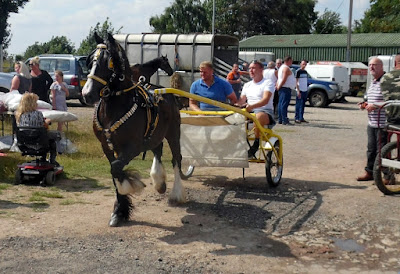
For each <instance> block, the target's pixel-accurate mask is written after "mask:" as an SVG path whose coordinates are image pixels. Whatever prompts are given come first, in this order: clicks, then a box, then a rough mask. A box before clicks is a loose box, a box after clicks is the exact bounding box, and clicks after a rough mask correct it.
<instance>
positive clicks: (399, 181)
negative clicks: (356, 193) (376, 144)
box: [374, 142, 400, 195]
mask: <svg viewBox="0 0 400 274" xmlns="http://www.w3.org/2000/svg"><path fill="white" fill-rule="evenodd" d="M399 157H400V155H399V149H397V142H390V143H388V144H386V145H385V146H384V147H383V148H382V150H381V154H380V155H378V156H377V157H376V159H375V165H374V180H375V184H376V186H377V187H378V188H379V190H380V191H381V192H382V193H384V194H387V195H392V194H399V193H400V158H399Z"/></svg>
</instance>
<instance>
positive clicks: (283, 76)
mask: <svg viewBox="0 0 400 274" xmlns="http://www.w3.org/2000/svg"><path fill="white" fill-rule="evenodd" d="M292 63H293V60H292V57H290V56H286V57H285V59H283V65H282V66H281V67H280V68H279V70H278V82H277V83H278V84H277V86H276V90H277V91H278V92H279V103H278V122H279V124H284V125H293V124H291V123H290V122H289V119H288V117H287V110H288V107H289V103H290V98H291V96H292V89H295V87H296V79H295V78H294V75H293V73H292V71H291V70H290V66H291V65H292Z"/></svg>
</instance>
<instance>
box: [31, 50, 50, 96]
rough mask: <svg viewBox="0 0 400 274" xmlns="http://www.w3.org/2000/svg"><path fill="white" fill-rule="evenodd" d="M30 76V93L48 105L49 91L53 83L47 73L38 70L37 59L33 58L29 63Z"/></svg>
mask: <svg viewBox="0 0 400 274" xmlns="http://www.w3.org/2000/svg"><path fill="white" fill-rule="evenodd" d="M29 67H30V68H31V76H32V92H33V93H35V94H37V95H38V96H39V100H42V101H45V102H47V103H50V100H49V92H48V91H49V89H50V86H51V84H52V83H53V78H51V76H50V75H49V74H48V72H47V71H45V70H41V69H40V68H39V57H38V56H35V57H33V58H32V59H31V60H30V61H29Z"/></svg>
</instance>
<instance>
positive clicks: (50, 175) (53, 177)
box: [45, 170, 56, 186]
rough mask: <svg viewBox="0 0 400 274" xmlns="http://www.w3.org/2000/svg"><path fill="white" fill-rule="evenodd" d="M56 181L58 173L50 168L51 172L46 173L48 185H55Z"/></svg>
mask: <svg viewBox="0 0 400 274" xmlns="http://www.w3.org/2000/svg"><path fill="white" fill-rule="evenodd" d="M55 181H56V175H55V173H54V171H52V170H50V171H49V172H47V173H46V178H45V182H46V185H48V186H52V185H54V183H55Z"/></svg>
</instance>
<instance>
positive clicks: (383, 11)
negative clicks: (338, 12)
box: [355, 0, 400, 33]
mask: <svg viewBox="0 0 400 274" xmlns="http://www.w3.org/2000/svg"><path fill="white" fill-rule="evenodd" d="M370 2H371V7H370V9H368V10H367V11H366V12H365V13H364V18H363V19H361V20H359V21H356V23H355V32H385V33H393V32H400V5H399V1H393V0H371V1H370Z"/></svg>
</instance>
